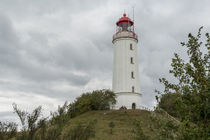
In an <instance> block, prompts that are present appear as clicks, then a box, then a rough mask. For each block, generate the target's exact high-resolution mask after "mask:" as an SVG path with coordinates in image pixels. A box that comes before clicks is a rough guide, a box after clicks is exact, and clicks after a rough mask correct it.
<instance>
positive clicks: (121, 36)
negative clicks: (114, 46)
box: [112, 31, 138, 41]
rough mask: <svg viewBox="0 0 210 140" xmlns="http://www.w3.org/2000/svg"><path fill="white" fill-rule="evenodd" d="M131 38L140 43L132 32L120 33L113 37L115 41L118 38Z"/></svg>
mask: <svg viewBox="0 0 210 140" xmlns="http://www.w3.org/2000/svg"><path fill="white" fill-rule="evenodd" d="M123 37H129V38H134V39H136V40H137V41H138V36H137V35H136V34H135V33H134V32H132V31H120V32H117V33H116V34H114V35H113V38H112V39H113V41H114V40H115V39H118V38H123Z"/></svg>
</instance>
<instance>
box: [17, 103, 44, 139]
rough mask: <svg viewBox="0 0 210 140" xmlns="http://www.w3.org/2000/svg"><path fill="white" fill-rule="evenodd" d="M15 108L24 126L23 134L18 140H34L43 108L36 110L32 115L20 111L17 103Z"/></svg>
mask: <svg viewBox="0 0 210 140" xmlns="http://www.w3.org/2000/svg"><path fill="white" fill-rule="evenodd" d="M13 108H14V111H15V113H16V114H17V115H18V117H19V119H20V121H21V124H22V133H20V135H19V136H18V137H17V140H19V139H20V140H27V139H30V140H33V139H34V134H35V132H36V130H37V122H38V119H39V117H40V115H41V106H39V107H37V108H36V109H34V110H33V112H32V113H31V114H30V113H28V112H26V111H22V110H20V109H18V107H17V104H15V103H14V104H13Z"/></svg>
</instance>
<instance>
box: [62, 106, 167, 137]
mask: <svg viewBox="0 0 210 140" xmlns="http://www.w3.org/2000/svg"><path fill="white" fill-rule="evenodd" d="M156 117H157V116H156ZM159 117H160V116H159ZM161 118H162V119H165V120H168V119H167V118H166V117H164V115H161ZM94 120H95V121H94ZM136 120H138V121H139V122H140V125H141V129H142V131H143V133H144V134H145V135H146V136H149V137H150V139H155V138H157V137H158V135H159V131H158V125H159V124H158V122H157V121H154V115H153V113H152V112H150V111H146V110H109V111H90V112H86V113H84V114H82V115H79V116H77V117H75V118H73V119H71V120H70V121H69V122H68V123H67V124H66V125H65V126H64V128H63V130H62V131H63V132H62V133H65V131H67V130H68V129H71V128H73V127H75V126H76V125H77V124H78V123H81V124H83V125H85V124H87V123H88V122H90V121H94V123H95V125H94V131H95V137H93V138H90V139H91V140H133V139H134V137H135V135H136V134H135V133H134V129H135V125H134V124H135V122H136ZM110 122H113V123H114V125H115V127H114V128H113V134H111V133H110V129H111V128H110V127H109V123H110Z"/></svg>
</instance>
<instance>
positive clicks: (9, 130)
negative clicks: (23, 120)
mask: <svg viewBox="0 0 210 140" xmlns="http://www.w3.org/2000/svg"><path fill="white" fill-rule="evenodd" d="M16 133H17V124H16V123H13V122H0V140H7V139H11V138H13V137H14V136H15V135H16Z"/></svg>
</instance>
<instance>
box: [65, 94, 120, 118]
mask: <svg viewBox="0 0 210 140" xmlns="http://www.w3.org/2000/svg"><path fill="white" fill-rule="evenodd" d="M115 103H116V100H115V94H114V93H113V92H112V91H110V90H96V91H93V92H88V93H83V94H82V95H81V96H80V97H78V98H77V99H76V100H75V101H74V102H73V103H71V104H70V105H69V108H68V114H69V116H71V117H75V116H77V115H80V114H82V113H85V112H88V111H90V110H108V109H110V105H111V104H115Z"/></svg>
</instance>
